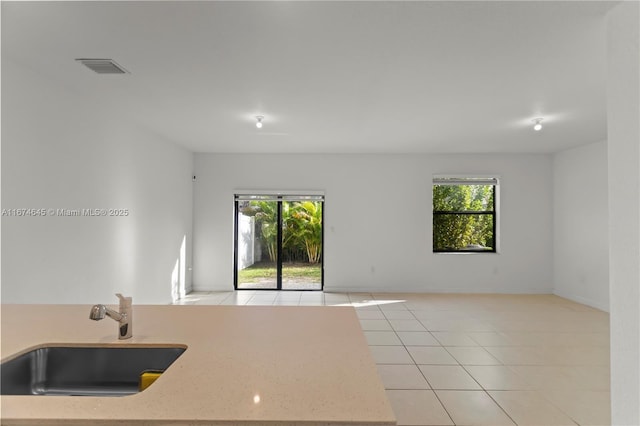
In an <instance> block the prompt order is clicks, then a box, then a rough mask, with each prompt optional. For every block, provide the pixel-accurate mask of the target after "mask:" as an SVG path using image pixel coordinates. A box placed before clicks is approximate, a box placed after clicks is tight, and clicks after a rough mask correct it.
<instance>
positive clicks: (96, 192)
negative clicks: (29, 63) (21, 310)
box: [2, 56, 193, 304]
mask: <svg viewBox="0 0 640 426" xmlns="http://www.w3.org/2000/svg"><path fill="white" fill-rule="evenodd" d="M192 170H193V154H192V153H190V152H188V151H186V150H184V149H182V148H179V147H177V146H176V145H174V144H173V143H170V142H168V141H165V140H162V139H161V138H159V137H157V136H155V135H153V134H151V133H150V132H148V131H145V130H143V129H140V128H137V127H135V126H132V125H130V124H128V123H127V122H126V118H124V117H119V116H116V115H114V114H113V113H111V112H108V111H105V110H103V109H102V108H101V107H100V105H99V104H98V103H96V102H93V101H88V100H86V99H84V98H83V97H80V96H78V95H76V94H74V93H71V92H69V91H66V90H64V89H63V88H61V87H59V86H58V85H57V84H55V83H54V82H52V81H49V80H46V79H44V78H41V77H40V76H39V75H37V74H36V73H34V72H32V71H30V70H28V69H26V68H24V67H22V66H20V65H17V64H15V63H13V62H11V61H10V60H9V59H7V58H6V57H4V56H3V58H2V208H3V209H15V208H38V209H39V208H44V209H50V208H53V209H58V208H66V209H82V208H105V209H109V208H121V209H128V210H129V215H128V216H127V217H52V216H51V215H47V216H46V217H7V216H4V217H2V302H3V303H98V302H100V303H114V304H115V303H117V299H116V297H115V296H114V293H116V292H121V293H123V294H125V295H131V296H133V300H134V303H168V302H169V301H170V300H171V275H172V271H173V268H174V266H175V263H176V259H177V258H178V256H179V254H180V246H181V243H182V239H183V237H184V236H185V235H186V237H187V244H186V249H187V258H188V259H190V257H191V225H192V190H193V189H192V182H191V174H192ZM189 280H190V276H189V275H187V277H186V278H185V281H187V282H188V281H189Z"/></svg>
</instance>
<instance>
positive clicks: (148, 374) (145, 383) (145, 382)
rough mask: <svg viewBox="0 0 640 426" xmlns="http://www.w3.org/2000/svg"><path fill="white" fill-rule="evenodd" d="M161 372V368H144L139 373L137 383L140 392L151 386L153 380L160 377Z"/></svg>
mask: <svg viewBox="0 0 640 426" xmlns="http://www.w3.org/2000/svg"><path fill="white" fill-rule="evenodd" d="M162 373H163V371H161V370H146V371H143V372H142V373H140V381H139V383H138V388H139V389H140V392H142V391H143V390H145V389H146V388H148V387H149V386H151V385H152V384H153V382H155V381H156V380H158V377H160V375H161V374H162Z"/></svg>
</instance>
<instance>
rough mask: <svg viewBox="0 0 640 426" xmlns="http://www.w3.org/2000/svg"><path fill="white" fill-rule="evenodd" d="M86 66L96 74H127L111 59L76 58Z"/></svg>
mask: <svg viewBox="0 0 640 426" xmlns="http://www.w3.org/2000/svg"><path fill="white" fill-rule="evenodd" d="M76 61H78V62H80V63H81V64H83V65H84V66H86V67H87V68H89V69H90V70H92V71H95V72H97V73H98V74H128V73H129V72H128V71H127V70H125V69H124V68H122V67H121V66H120V65H118V64H117V63H116V61H114V60H113V59H84V58H80V59H76Z"/></svg>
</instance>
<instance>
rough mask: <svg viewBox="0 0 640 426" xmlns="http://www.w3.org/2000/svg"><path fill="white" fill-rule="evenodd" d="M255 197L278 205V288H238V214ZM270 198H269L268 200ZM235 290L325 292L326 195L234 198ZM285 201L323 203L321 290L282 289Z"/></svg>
mask: <svg viewBox="0 0 640 426" xmlns="http://www.w3.org/2000/svg"><path fill="white" fill-rule="evenodd" d="M250 197H255V198H254V199H255V200H256V201H258V200H262V201H275V202H277V203H278V210H277V221H278V229H277V235H276V240H277V255H276V256H277V259H276V288H238V231H239V230H238V212H239V209H238V207H239V205H240V202H241V201H245V200H250V199H251V198H250ZM267 197H268V198H267ZM233 198H234V199H233V206H234V207H233V212H234V214H233V288H234V290H239V291H243V290H257V291H323V290H324V228H325V226H324V210H325V199H324V193H322V192H317V191H295V192H277V193H273V192H262V191H241V192H237V193H236V194H234V197H233ZM284 201H288V202H293V201H314V202H321V203H322V215H321V220H322V230H321V247H322V255H321V256H320V288H319V289H283V288H282V252H283V250H282V203H283V202H284Z"/></svg>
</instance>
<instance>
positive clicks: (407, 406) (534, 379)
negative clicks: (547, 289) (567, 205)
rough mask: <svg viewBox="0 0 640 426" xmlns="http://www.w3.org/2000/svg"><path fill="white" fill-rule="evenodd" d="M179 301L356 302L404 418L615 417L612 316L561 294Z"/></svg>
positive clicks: (215, 296) (533, 420)
mask: <svg viewBox="0 0 640 426" xmlns="http://www.w3.org/2000/svg"><path fill="white" fill-rule="evenodd" d="M179 303H180V304H197V305H201V304H204V305H218V304H220V305H296V306H298V305H351V306H354V307H355V309H356V312H357V314H358V317H359V318H360V323H361V325H362V329H363V331H364V334H365V336H366V338H367V341H368V343H369V347H370V348H371V354H372V356H373V358H374V360H375V361H376V363H377V365H378V371H379V374H380V378H381V380H382V383H383V384H384V386H385V388H386V390H387V394H388V397H389V401H390V402H391V405H392V406H393V409H394V412H395V414H396V418H397V419H398V424H399V425H423V426H427V425H514V424H515V425H535V426H553V425H607V424H610V408H609V407H610V403H609V397H610V393H609V315H608V314H607V313H605V312H602V311H599V310H597V309H593V308H590V307H588V306H585V305H581V304H578V303H574V302H571V301H569V300H566V299H563V298H560V297H557V296H553V295H453V294H413V293H412V294H404V293H403V294H389V293H373V294H371V293H321V292H277V291H242V292H220V293H218V292H214V293H191V294H189V295H188V296H187V297H186V298H185V299H183V300H181V301H180V302H179Z"/></svg>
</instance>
